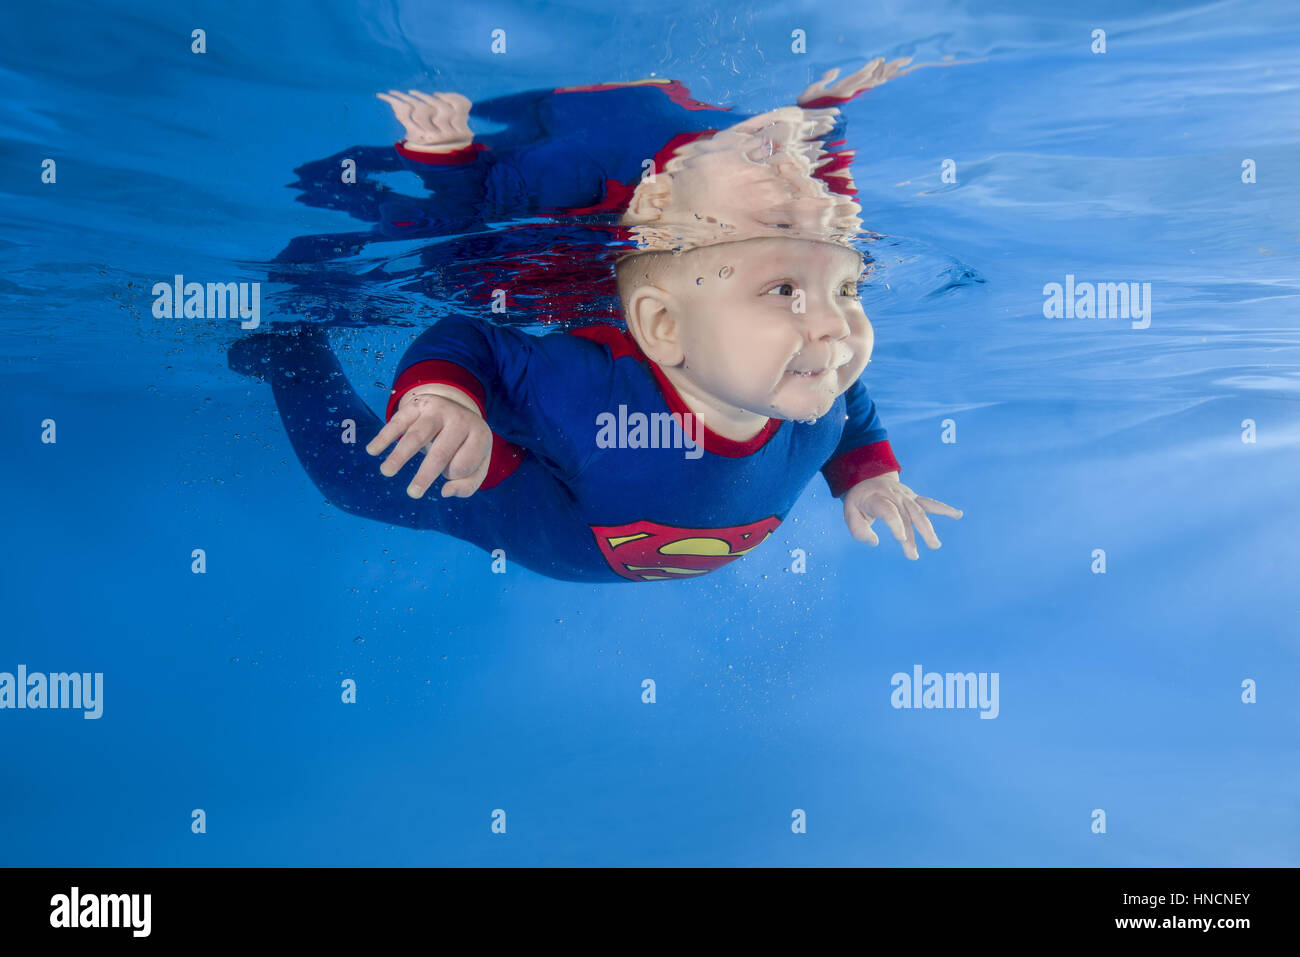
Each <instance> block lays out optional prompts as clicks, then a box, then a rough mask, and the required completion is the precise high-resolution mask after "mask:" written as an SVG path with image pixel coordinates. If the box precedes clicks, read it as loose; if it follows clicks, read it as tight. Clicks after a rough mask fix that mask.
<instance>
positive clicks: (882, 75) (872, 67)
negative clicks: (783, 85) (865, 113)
mask: <svg viewBox="0 0 1300 957" xmlns="http://www.w3.org/2000/svg"><path fill="white" fill-rule="evenodd" d="M911 62H912V58H911V57H902V58H900V59H897V60H891V61H890V62H889V63H886V62H885V58H884V57H879V56H878V57H876V58H875V59H874V60H872V61H871V62H870V63H868V64H867V65H866V66H864V67H863V68H862V69H861V70H858V71H857V72H856V73H851V74H849V75H848V76H846V77H845V78H844V79H842V80H840V81H839V82H837V83H831V81H832V80H834V79H835V78H836V77H837V76H839V74H840V70H839V67H836V68H835V69H833V70H827V71H826V72H825V73H824V74H823V75H822V78H821V79H820V80H818V81H817V82H816V83H814V84H812V85H811V86H809V87H808V88H807V89H806V90H804V91H803V92H802V93H800V94H799V99H798V100H796V101H795V102H797V103H798V104H799V105H800V106H803V105H804V104H805V103H810V102H812V101H813V100H819V99H821V98H822V97H824V96H831V97H835V98H836V99H843V100H851V99H852V98H853V97H855V96H857V95H858V94H859V93H861V92H862V91H863V90H869V89H871V88H872V87H873V86H880V84H882V83H884V82H886V81H887V80H892V79H894V78H895V77H900V76H902V75H903V74H904V73H911V72H912V70H916V69H919V68H920V66H921V64H918V65H917V66H914V67H909V68H908V69H906V70H904V69H903V67H905V66H907V65H908V64H909V63H911Z"/></svg>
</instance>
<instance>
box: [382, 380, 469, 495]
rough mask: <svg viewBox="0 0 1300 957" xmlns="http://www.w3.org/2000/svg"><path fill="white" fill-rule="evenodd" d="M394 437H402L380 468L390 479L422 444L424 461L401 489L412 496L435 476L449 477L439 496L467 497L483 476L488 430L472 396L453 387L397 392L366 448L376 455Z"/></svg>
mask: <svg viewBox="0 0 1300 957" xmlns="http://www.w3.org/2000/svg"><path fill="white" fill-rule="evenodd" d="M417 390H418V391H417ZM398 436H401V441H399V442H398V443H397V448H395V449H394V450H393V453H392V455H390V456H388V458H387V459H385V460H384V464H383V465H381V466H379V471H380V472H382V473H383V474H384V475H387V476H389V477H390V478H391V477H392V476H394V475H396V474H397V473H398V472H399V471H401V468H402V466H404V465H405V464H406V463H407V462H409V461H410V460H411V458H412V456H414V455H415V453H416V452H418V451H420V449H425V450H426V451H425V453H424V462H422V463H421V465H420V468H419V470H418V471H417V472H416V473H415V478H413V479H412V480H411V484H410V485H409V486H407V488H406V494H407V495H409V496H411V498H421V497H422V496H423V495H424V493H425V492H426V491H427V490H428V488H429V486H430V485H432V484H433V483H434V482H435V481H436V480H437V478H438V476H439V475H445V476H447V479H448V481H447V482H446V483H445V484H444V485H443V486H442V497H443V498H447V497H448V496H452V495H454V496H456V497H457V498H469V497H470V496H471V495H473V494H474V493H475V492H477V491H478V487H479V486H480V485H482V484H483V479H484V478H486V477H487V472H488V464H489V463H490V461H491V459H492V430H491V429H490V428H488V424H487V423H486V422H485V421H483V416H481V415H480V414H479V411H478V408H477V407H476V406H474V405H473V401H472V400H471V399H470V398H469V397H468V396H465V395H464V394H463V393H460V392H459V391H458V390H452V389H451V387H449V386H448V387H441V386H436V385H430V386H417V387H416V389H412V390H411V391H410V392H408V393H406V395H404V396H402V401H401V403H400V404H399V405H398V408H397V411H396V412H394V413H393V417H392V418H391V419H389V421H388V424H387V425H385V426H384V427H383V429H382V430H381V431H380V433H379V434H378V435H376V436H375V437H374V438H373V439H371V440H370V444H369V445H367V446H366V451H367V452H369V453H370V454H371V455H379V454H380V453H381V452H383V450H384V449H386V448H388V446H390V445H392V444H393V441H394V440H395V439H397V438H398Z"/></svg>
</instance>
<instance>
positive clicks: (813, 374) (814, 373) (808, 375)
mask: <svg viewBox="0 0 1300 957" xmlns="http://www.w3.org/2000/svg"><path fill="white" fill-rule="evenodd" d="M830 371H831V370H830V369H809V370H807V371H801V370H799V369H787V370H786V372H785V374H786V375H797V376H800V377H802V378H805V379H815V378H817V377H818V376H824V375H829V374H830Z"/></svg>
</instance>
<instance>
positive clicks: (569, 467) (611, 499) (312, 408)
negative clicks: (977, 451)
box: [230, 81, 898, 582]
mask: <svg viewBox="0 0 1300 957" xmlns="http://www.w3.org/2000/svg"><path fill="white" fill-rule="evenodd" d="M832 102H843V101H842V100H831V99H830V98H827V99H826V100H825V101H824V102H823V101H818V102H817V103H815V104H808V105H809V106H824V105H831V104H832ZM716 110H718V108H717V107H710V106H707V105H705V104H700V103H698V102H696V101H694V100H692V99H691V98H690V97H689V95H688V94H687V93H686V91H685V88H684V87H681V86H680V84H677V83H675V82H669V81H663V82H659V81H654V82H647V83H643V84H600V85H597V86H594V87H586V88H574V89H571V90H556V91H542V92H533V93H524V94H518V95H517V96H509V97H503V98H501V99H499V100H494V101H488V102H486V103H477V104H475V106H474V108H473V111H472V113H471V116H472V117H473V116H483V117H486V118H488V119H493V120H498V121H502V122H507V123H509V124H510V126H509V128H508V129H507V130H506V131H505V132H503V133H499V134H492V135H489V136H486V137H483V141H482V142H476V143H474V144H473V145H472V146H470V147H467V148H466V149H464V150H461V151H459V152H457V153H454V154H444V155H430V154H424V153H418V152H414V153H413V152H411V151H408V150H406V149H405V148H404V147H403V146H402V145H401V144H398V148H397V152H396V153H394V152H392V151H391V150H389V151H385V152H384V153H383V154H381V153H379V152H378V151H373V152H371V151H367V150H366V149H365V148H354V149H353V150H350V151H345V152H344V153H343V154H339V156H340V157H347V156H350V157H353V158H355V159H356V160H357V164H358V171H359V172H362V173H364V172H366V171H367V170H369V171H380V172H383V171H391V170H392V169H395V168H397V166H396V165H395V159H396V158H397V157H399V156H400V157H401V158H402V159H404V160H405V161H406V162H407V164H408V167H407V168H410V169H413V170H415V171H416V172H418V173H419V174H420V175H421V178H422V180H423V182H424V184H425V186H426V187H427V188H428V190H429V191H430V194H431V196H430V197H429V198H428V199H427V200H420V201H414V200H395V199H393V198H392V196H391V195H390V192H391V191H389V190H387V188H386V187H383V186H377V185H375V184H374V183H371V182H369V180H368V179H367V178H366V177H364V176H362V177H361V178H359V180H358V183H357V184H354V185H361V184H362V183H367V184H368V185H367V186H366V187H365V188H363V189H359V190H355V191H349V190H348V189H347V188H346V187H341V186H339V185H338V183H339V180H338V168H339V161H340V160H339V157H331V158H330V159H328V160H323V161H320V164H311V165H310V166H308V167H302V168H300V169H299V171H298V172H299V174H300V184H299V185H305V184H306V183H307V182H308V181H311V182H313V183H315V184H316V185H317V186H319V189H315V190H314V191H313V192H311V193H309V194H308V195H307V197H304V201H305V202H309V203H310V204H312V205H323V206H329V207H331V208H343V209H347V210H349V211H350V212H352V213H353V214H354V215H358V217H359V218H362V219H369V220H371V221H374V222H376V224H377V225H376V228H375V231H374V232H372V233H370V234H337V235H334V236H323V237H313V238H312V239H311V241H307V240H302V241H295V243H292V244H290V247H289V248H287V249H286V250H285V252H284V253H282V254H281V255H280V257H278V261H280V262H301V261H310V260H314V259H322V258H327V254H336V253H340V252H355V251H356V250H357V249H359V248H360V246H362V245H364V244H365V243H366V242H370V241H375V240H382V239H401V238H418V237H420V236H430V235H438V234H440V233H442V232H444V231H448V230H450V229H470V230H472V229H474V228H475V227H478V226H482V225H484V224H486V223H487V222H490V221H491V220H492V219H493V218H496V217H500V216H503V215H519V214H522V213H549V214H557V215H564V214H590V213H599V212H603V211H607V212H610V213H617V212H620V211H621V210H622V208H623V207H624V206H625V205H626V202H627V200H628V198H629V197H630V196H631V195H632V192H633V191H634V189H635V187H636V185H637V182H638V181H639V179H640V176H641V174H642V172H643V171H644V167H643V165H642V164H643V161H644V160H645V159H650V158H653V160H654V163H655V168H656V169H662V166H663V163H664V162H666V161H667V159H668V158H669V157H671V156H672V154H673V152H674V150H675V149H676V148H677V146H679V145H681V144H682V143H685V142H688V141H689V140H691V139H694V138H697V137H700V136H707V135H710V134H711V133H712V132H714V131H715V130H716V129H717V128H719V127H721V126H730V125H732V124H733V123H734V122H737V121H739V120H740V119H742V117H739V116H736V115H734V114H727V116H726V119H727V121H728V122H726V123H716V122H715V121H714V120H713V118H714V117H717V115H718V114H717V113H716V112H712V111H716ZM619 127H621V129H619ZM838 145H841V144H840V143H838V142H830V143H828V144H827V146H828V147H835V146H838ZM850 159H851V154H850V153H849V152H847V151H843V152H840V153H838V154H833V159H832V162H831V163H829V164H827V165H825V166H823V167H822V168H821V169H820V170H819V171H818V174H817V175H819V176H823V177H824V176H825V175H826V174H827V173H828V172H831V171H833V170H837V169H839V168H842V167H843V166H846V165H847V164H848V163H849V161H850ZM315 166H319V169H314V167H315ZM308 174H311V175H310V176H309V175H308ZM827 184H828V185H829V186H831V187H832V188H837V189H840V190H841V191H842V190H845V189H851V187H849V186H847V185H845V184H843V183H842V182H841V180H840V178H839V177H832V178H831V179H828V180H827ZM480 235H483V234H480ZM455 248H456V246H455V243H450V244H449V243H439V244H435V245H433V246H430V247H428V249H427V250H426V252H428V253H429V254H430V255H432V256H433V257H434V259H433V260H429V261H427V264H428V265H433V264H434V262H437V263H438V264H440V265H446V264H448V263H451V264H454V262H455V260H454V257H450V256H447V255H446V253H447V250H448V249H455ZM529 258H531V257H520V258H519V259H516V260H514V261H513V262H512V263H511V264H510V265H511V266H512V267H514V268H512V269H511V270H510V271H509V278H510V281H511V282H512V283H513V284H515V285H516V286H519V285H526V284H528V283H529V282H530V280H531V281H536V280H538V279H540V278H541V276H542V273H541V272H539V273H538V275H536V276H534V275H532V274H531V273H529V272H527V271H526V270H521V269H519V268H518V267H519V264H520V263H524V262H528V260H529ZM593 258H594V259H595V262H596V265H597V267H598V268H597V269H596V271H597V272H600V273H603V275H604V278H605V279H606V280H608V281H609V284H610V285H612V280H609V277H608V263H603V264H602V263H600V261H599V259H598V258H595V257H593ZM426 259H427V257H426ZM568 264H569V266H570V267H571V268H573V269H575V270H576V272H572V271H571V272H568V273H565V274H564V276H563V279H564V282H565V284H566V285H568V286H570V287H573V286H575V285H576V286H578V287H579V288H580V287H581V286H582V284H583V283H582V281H581V280H582V276H581V269H580V268H579V267H580V266H582V265H583V260H582V257H580V256H575V255H570V256H569V258H568ZM547 266H548V269H547V270H546V272H548V273H549V272H554V268H553V264H549V263H548V264H547ZM475 279H476V282H475V283H474V284H473V285H474V287H476V288H478V289H480V290H483V289H491V288H492V285H493V282H494V279H493V277H491V276H488V275H479V276H476V277H475ZM590 291H591V290H588V292H590ZM295 332H296V334H295V335H293V336H286V335H277V334H259V335H257V336H253V337H249V338H247V339H244V340H240V341H239V342H237V343H236V344H235V346H233V347H232V349H231V356H230V363H231V367H232V368H234V369H237V370H238V371H242V372H246V373H251V374H254V375H257V376H259V377H263V376H264V377H265V378H267V379H268V380H269V381H270V383H271V386H272V390H273V393H274V396H275V401H276V405H277V407H278V409H279V411H280V414H281V417H282V419H283V421H284V424H285V428H286V430H287V432H288V435H289V438H290V441H291V442H292V444H293V446H294V450H295V452H296V453H297V456H298V458H299V460H300V461H301V463H302V465H303V467H304V469H305V470H306V471H307V473H308V475H309V476H310V478H311V479H312V481H313V482H314V483H315V484H316V486H317V487H318V488H319V489H320V491H321V492H322V494H324V495H325V497H326V498H327V499H328V500H329V501H330V502H331V503H332V504H334V505H335V506H337V507H339V508H341V509H343V510H344V511H347V512H350V513H352V514H356V515H360V516H364V517H366V518H371V519H375V520H378V521H382V522H386V523H389V524H393V525H400V526H405V527H410V528H418V529H432V530H437V531H441V532H443V533H445V534H448V535H452V536H454V537H456V538H459V539H461V540H463V541H467V542H470V543H472V544H474V545H477V546H479V547H481V548H483V549H485V550H489V551H491V550H495V549H498V548H500V549H503V550H504V552H505V555H506V558H507V560H509V561H514V562H518V563H519V564H521V565H523V566H524V567H527V568H530V569H532V570H533V571H536V572H538V573H540V574H543V575H547V576H549V577H552V578H558V579H564V580H571V581H584V582H626V581H661V580H672V579H681V578H695V577H699V576H700V575H703V574H706V573H707V572H709V571H712V570H713V569H716V568H719V567H721V566H722V565H725V564H727V563H728V562H730V561H733V560H735V559H736V558H739V557H741V556H743V555H745V554H747V553H748V552H750V551H752V550H753V549H754V548H756V547H757V546H758V545H759V544H761V543H762V542H763V541H764V540H765V539H766V538H767V537H768V536H769V535H770V534H771V533H772V532H773V530H775V529H776V528H777V526H778V525H779V524H780V523H781V521H782V520H783V519H784V517H785V515H786V514H787V513H788V512H789V510H790V508H791V507H793V505H794V503H795V501H796V500H797V499H798V497H799V495H800V494H801V492H802V491H803V489H804V487H805V486H806V485H807V484H808V482H809V481H811V480H812V479H813V477H814V476H815V475H816V473H817V472H818V471H821V472H822V474H823V476H824V477H825V480H826V482H827V484H828V485H829V487H830V489H831V491H832V493H833V494H835V495H837V496H838V495H840V494H842V493H843V492H844V491H846V490H847V489H848V488H850V487H852V486H853V485H855V484H856V483H857V482H860V481H862V480H863V479H866V478H870V477H873V476H875V475H880V474H882V473H885V472H889V471H893V470H896V469H898V463H897V461H896V460H895V458H894V456H893V453H892V451H891V450H890V447H889V443H888V441H887V439H886V434H885V430H884V428H883V426H882V425H881V423H880V421H879V418H878V417H877V415H876V410H875V405H874V403H873V402H872V401H871V399H870V397H869V396H868V395H867V392H866V388H865V387H864V386H863V385H862V383H861V382H860V381H859V382H856V383H855V384H854V385H853V386H852V387H851V388H850V389H849V390H848V391H847V392H846V393H845V394H844V395H841V396H839V397H838V398H837V399H836V401H835V404H834V405H833V406H832V408H831V410H830V412H828V413H827V414H826V415H825V416H823V417H822V418H820V419H819V420H817V422H815V423H812V424H808V423H796V422H790V421H782V420H778V419H772V420H770V421H769V422H768V425H767V426H766V427H765V428H764V429H763V431H762V432H760V433H759V434H758V435H757V436H755V437H754V438H753V439H751V440H749V441H746V442H737V441H735V440H731V439H728V438H725V437H723V436H720V435H717V434H715V433H713V432H711V431H710V430H708V429H707V427H705V428H704V429H703V449H704V451H703V454H702V455H701V456H699V457H698V458H695V457H688V456H687V455H685V454H684V452H683V446H685V445H688V444H689V443H688V442H687V441H685V437H684V436H683V437H680V438H681V439H682V440H681V441H678V442H676V443H674V444H675V445H676V447H667V448H658V449H647V448H601V447H600V446H599V445H598V444H597V434H598V426H597V417H598V416H600V415H602V414H606V413H616V412H617V411H618V409H619V407H620V406H626V407H627V408H629V409H634V410H637V411H640V412H642V413H646V414H650V413H654V412H662V413H674V412H675V413H678V414H688V413H689V410H688V408H687V407H686V405H685V404H684V403H683V401H682V399H681V397H680V396H679V395H678V393H677V392H676V390H675V389H674V388H673V387H672V385H671V384H670V383H669V381H668V380H667V379H666V377H665V376H664V375H663V373H662V371H661V370H659V368H658V367H657V366H656V365H655V364H654V363H653V362H651V361H650V360H649V359H648V358H647V357H646V356H645V355H644V354H643V353H642V352H641V350H640V349H639V347H638V346H637V345H636V343H635V341H634V340H633V339H632V338H631V337H630V336H629V335H628V334H627V333H626V332H624V331H622V330H621V329H619V328H616V327H614V326H610V325H605V324H596V325H588V326H584V327H581V328H576V329H571V330H569V331H567V332H553V333H550V334H548V335H542V336H535V335H530V334H528V333H524V332H522V331H519V330H516V329H510V328H505V327H501V326H497V325H494V324H492V323H489V322H484V321H479V320H474V319H468V318H462V317H459V316H454V317H450V318H446V319H443V320H442V321H440V322H438V323H437V324H436V325H434V326H433V327H431V328H430V329H428V330H426V332H425V333H424V334H422V335H421V336H420V337H419V338H418V339H417V340H416V342H415V343H413V344H412V346H411V347H410V349H409V350H408V351H407V353H406V355H405V356H404V357H403V359H402V361H401V363H400V365H399V370H398V375H397V379H396V382H395V384H394V389H393V393H392V397H391V399H390V402H389V405H388V409H387V415H388V417H391V415H392V412H393V410H394V409H395V408H396V405H397V402H398V401H399V400H400V397H401V395H402V394H403V393H404V392H405V391H406V390H408V389H410V388H412V387H414V386H416V385H420V384H424V383H430V382H443V383H448V384H451V385H455V386H457V387H459V388H461V389H462V390H464V391H465V392H467V393H468V394H470V395H471V396H473V397H474V398H475V400H476V402H477V403H478V406H479V410H480V411H481V412H482V413H483V415H484V418H485V419H486V421H487V423H488V425H489V426H490V427H491V429H492V431H493V433H494V436H493V451H492V458H491V463H490V468H489V472H488V476H487V478H486V480H485V481H484V483H483V485H482V486H481V487H480V488H479V490H478V491H477V492H475V493H474V495H472V496H471V497H469V498H467V499H459V498H450V499H443V498H441V496H440V494H439V492H440V490H441V486H442V484H443V480H442V479H439V480H438V481H437V482H435V483H434V485H433V486H432V487H431V488H430V490H429V491H428V492H427V493H426V494H425V496H424V497H423V498H421V499H412V498H410V497H409V496H408V495H407V494H406V486H407V485H408V484H409V474H408V475H407V477H405V478H403V476H402V475H400V474H399V475H397V476H393V477H391V478H388V477H385V476H383V475H382V474H381V473H380V472H379V467H378V466H379V462H380V461H381V460H380V459H377V458H373V457H371V456H370V455H368V454H367V453H366V451H365V449H364V444H365V442H366V441H367V440H368V439H369V438H372V437H373V436H374V435H375V434H377V433H378V432H379V430H380V428H381V427H382V422H381V421H380V419H379V418H378V417H377V416H376V415H375V414H374V413H373V412H372V411H371V410H370V409H369V408H368V407H367V406H366V404H365V403H364V402H363V401H362V400H361V398H360V396H359V395H358V394H357V393H356V391H355V390H354V389H353V388H352V387H351V385H350V384H349V383H348V381H347V378H346V376H345V375H344V374H343V372H342V369H341V368H340V366H339V364H338V361H337V359H336V358H335V356H334V354H333V353H332V351H331V350H330V347H329V340H328V336H327V335H326V333H325V332H324V331H323V329H321V328H319V327H318V326H315V325H312V324H308V323H299V324H297V326H296V329H295ZM348 420H351V421H352V422H354V423H355V433H356V436H357V437H358V441H357V442H356V443H344V442H341V441H340V440H339V436H340V435H341V434H342V432H343V427H344V423H345V422H347V421H348ZM673 428H674V429H677V430H680V428H681V426H680V423H674V425H673ZM691 437H692V438H694V437H696V433H695V432H694V431H693V430H692V433H691ZM418 462H419V457H418V456H417V458H416V459H414V460H412V462H410V463H408V464H407V467H406V471H407V472H408V473H413V472H414V470H415V469H416V468H417V467H418Z"/></svg>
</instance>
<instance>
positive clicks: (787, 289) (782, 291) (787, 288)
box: [767, 282, 794, 296]
mask: <svg viewBox="0 0 1300 957" xmlns="http://www.w3.org/2000/svg"><path fill="white" fill-rule="evenodd" d="M774 292H775V293H777V294H779V295H782V296H793V295H794V283H792V282H783V283H781V285H779V286H773V287H772V288H771V289H769V290H768V291H767V295H769V296H770V295H772V293H774Z"/></svg>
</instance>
